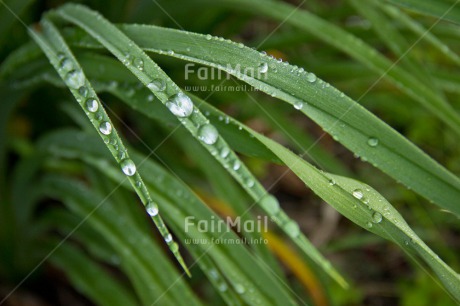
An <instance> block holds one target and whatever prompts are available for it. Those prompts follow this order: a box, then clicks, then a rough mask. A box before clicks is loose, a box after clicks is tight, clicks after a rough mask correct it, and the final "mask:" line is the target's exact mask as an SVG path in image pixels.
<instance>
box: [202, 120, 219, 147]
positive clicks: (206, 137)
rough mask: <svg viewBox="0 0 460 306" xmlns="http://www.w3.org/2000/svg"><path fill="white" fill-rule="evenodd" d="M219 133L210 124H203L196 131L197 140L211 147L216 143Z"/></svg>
mask: <svg viewBox="0 0 460 306" xmlns="http://www.w3.org/2000/svg"><path fill="white" fill-rule="evenodd" d="M218 137H219V132H217V130H216V128H215V127H214V126H213V125H211V124H205V125H203V126H202V127H200V129H199V130H198V138H199V139H200V140H201V141H202V142H204V143H205V144H208V145H212V144H214V143H216V141H217V138H218Z"/></svg>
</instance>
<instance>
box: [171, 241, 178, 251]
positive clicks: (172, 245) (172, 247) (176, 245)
mask: <svg viewBox="0 0 460 306" xmlns="http://www.w3.org/2000/svg"><path fill="white" fill-rule="evenodd" d="M169 248H170V249H171V252H173V253H177V251H179V245H178V244H177V242H173V243H172V244H171V246H170V247H169Z"/></svg>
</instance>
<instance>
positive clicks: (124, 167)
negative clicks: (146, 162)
mask: <svg viewBox="0 0 460 306" xmlns="http://www.w3.org/2000/svg"><path fill="white" fill-rule="evenodd" d="M120 166H121V171H123V173H124V174H126V175H127V176H133V175H134V174H135V173H136V165H135V164H134V162H133V161H132V160H131V159H129V158H126V159H123V160H122V161H121V163H120Z"/></svg>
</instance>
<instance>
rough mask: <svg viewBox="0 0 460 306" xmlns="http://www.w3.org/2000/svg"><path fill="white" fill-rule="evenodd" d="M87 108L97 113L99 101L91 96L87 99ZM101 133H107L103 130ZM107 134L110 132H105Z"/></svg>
mask: <svg viewBox="0 0 460 306" xmlns="http://www.w3.org/2000/svg"><path fill="white" fill-rule="evenodd" d="M86 109H87V110H88V111H89V112H91V113H95V112H96V111H97V110H98V109H99V103H97V101H96V99H93V98H90V99H88V100H86ZM101 133H103V134H105V133H104V132H102V131H101ZM109 134H110V132H109ZM105 135H108V134H105Z"/></svg>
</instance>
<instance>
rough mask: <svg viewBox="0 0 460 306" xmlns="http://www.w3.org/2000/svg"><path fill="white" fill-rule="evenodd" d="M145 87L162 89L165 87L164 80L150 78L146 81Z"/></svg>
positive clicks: (155, 89) (156, 89)
mask: <svg viewBox="0 0 460 306" xmlns="http://www.w3.org/2000/svg"><path fill="white" fill-rule="evenodd" d="M147 87H148V88H149V89H150V90H154V91H163V90H165V89H166V82H165V81H164V80H161V79H155V80H152V81H151V82H150V83H148V84H147Z"/></svg>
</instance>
